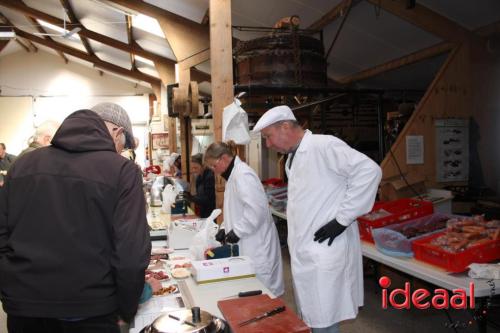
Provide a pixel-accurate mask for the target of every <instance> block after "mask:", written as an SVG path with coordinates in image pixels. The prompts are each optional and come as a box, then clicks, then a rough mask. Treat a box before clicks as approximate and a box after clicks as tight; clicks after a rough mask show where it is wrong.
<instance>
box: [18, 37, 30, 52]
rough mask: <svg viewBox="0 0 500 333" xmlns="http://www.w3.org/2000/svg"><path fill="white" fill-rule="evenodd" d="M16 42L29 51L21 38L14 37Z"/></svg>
mask: <svg viewBox="0 0 500 333" xmlns="http://www.w3.org/2000/svg"><path fill="white" fill-rule="evenodd" d="M16 43H17V44H18V45H19V46H21V47H22V48H23V49H24V50H25V51H26V52H28V53H29V52H30V48H29V47H28V46H27V45H24V43H23V42H21V38H16Z"/></svg>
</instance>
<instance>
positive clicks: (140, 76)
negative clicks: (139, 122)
mask: <svg viewBox="0 0 500 333" xmlns="http://www.w3.org/2000/svg"><path fill="white" fill-rule="evenodd" d="M15 31H16V34H17V35H19V36H21V37H23V38H26V39H29V40H31V41H33V42H35V43H38V44H42V45H45V46H47V47H50V48H52V49H54V50H56V51H61V52H64V53H66V54H69V55H72V56H73V57H77V58H80V59H83V60H85V61H88V62H90V63H93V64H94V66H96V67H100V68H102V69H104V70H108V71H110V72H113V73H116V74H120V75H123V76H127V77H130V78H133V79H136V80H140V81H144V82H148V83H150V84H160V80H159V79H157V78H155V77H153V76H151V75H147V74H144V73H141V72H139V71H131V70H128V69H126V68H123V67H120V66H117V65H115V64H112V63H109V62H106V61H103V60H101V59H99V58H98V57H96V56H91V55H89V54H87V53H86V52H83V51H80V50H78V49H75V48H72V47H70V46H66V45H63V44H60V43H57V42H54V41H51V40H46V39H43V38H40V37H37V36H34V35H31V34H29V33H27V32H25V31H23V30H20V29H18V28H15Z"/></svg>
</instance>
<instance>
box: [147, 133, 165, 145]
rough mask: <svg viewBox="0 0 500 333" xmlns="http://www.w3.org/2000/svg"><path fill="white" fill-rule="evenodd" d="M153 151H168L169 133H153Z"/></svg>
mask: <svg viewBox="0 0 500 333" xmlns="http://www.w3.org/2000/svg"><path fill="white" fill-rule="evenodd" d="M151 137H152V139H153V149H159V148H162V149H165V148H166V149H168V133H153V134H151Z"/></svg>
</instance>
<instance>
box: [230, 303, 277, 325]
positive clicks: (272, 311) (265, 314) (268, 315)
mask: <svg viewBox="0 0 500 333" xmlns="http://www.w3.org/2000/svg"><path fill="white" fill-rule="evenodd" d="M285 309H286V308H285V306H278V307H277V308H274V309H272V310H270V311H267V312H264V313H263V314H261V315H258V316H256V317H253V318H251V319H248V320H245V321H242V322H241V323H239V324H238V326H239V327H241V326H245V325H248V324H250V323H254V322H256V321H259V320H261V319H264V318H267V317H271V316H274V315H275V314H278V313H280V312H283V311H285Z"/></svg>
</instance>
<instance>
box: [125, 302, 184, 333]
mask: <svg viewBox="0 0 500 333" xmlns="http://www.w3.org/2000/svg"><path fill="white" fill-rule="evenodd" d="M177 297H180V296H179V295H178V294H177V295H169V296H159V297H152V298H151V299H150V300H148V301H147V302H146V303H144V304H140V305H139V309H138V310H137V314H136V316H135V318H134V322H133V323H132V325H131V326H130V331H129V332H130V333H138V332H140V331H141V330H142V329H143V328H144V327H145V326H147V325H150V324H151V323H153V321H154V320H155V319H156V318H158V317H159V316H160V315H161V314H163V313H166V312H167V313H168V312H172V311H175V310H179V309H180V308H181V306H180V305H179V301H178V300H177Z"/></svg>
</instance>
